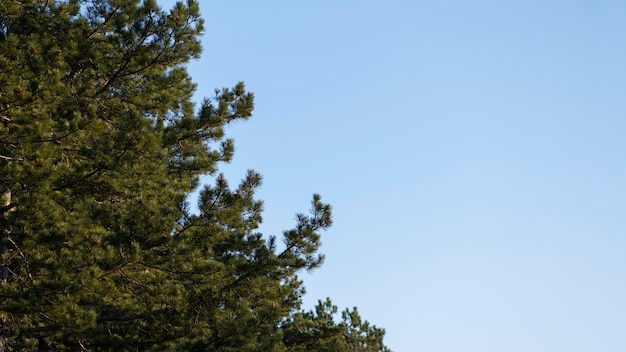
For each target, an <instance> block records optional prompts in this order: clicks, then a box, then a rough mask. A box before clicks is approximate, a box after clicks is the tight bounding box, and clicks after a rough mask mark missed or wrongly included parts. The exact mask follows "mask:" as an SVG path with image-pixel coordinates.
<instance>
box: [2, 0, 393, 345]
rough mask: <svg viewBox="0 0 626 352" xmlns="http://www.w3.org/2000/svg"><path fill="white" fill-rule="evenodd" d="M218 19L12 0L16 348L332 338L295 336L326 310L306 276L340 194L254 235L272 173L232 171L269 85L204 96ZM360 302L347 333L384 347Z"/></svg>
mask: <svg viewBox="0 0 626 352" xmlns="http://www.w3.org/2000/svg"><path fill="white" fill-rule="evenodd" d="M202 25H203V23H202V19H201V18H200V14H199V7H198V3H197V2H196V1H193V0H189V1H187V3H186V4H183V3H178V4H177V5H176V6H175V7H174V8H173V9H171V10H169V11H163V10H162V9H161V8H160V7H159V6H158V5H157V3H156V1H154V0H144V1H141V2H140V1H137V0H69V1H58V0H22V1H12V0H5V1H2V2H0V87H1V88H0V121H1V122H2V124H1V125H0V192H1V194H2V199H1V202H0V207H1V208H0V230H1V232H0V236H1V244H0V255H1V257H0V298H1V299H0V351H21V350H41V351H45V350H51V351H61V350H85V351H88V350H98V351H137V350H154V351H164V350H189V351H285V350H292V349H293V350H298V348H300V350H302V348H306V350H320V351H323V350H327V349H324V348H326V347H323V346H322V345H321V344H316V342H315V341H320V342H322V341H326V340H328V337H327V336H326V335H324V334H326V332H325V331H322V330H319V331H318V330H315V329H313V330H306V331H304V333H306V334H307V339H306V344H305V345H303V344H302V343H301V342H299V341H296V340H294V338H292V336H294V334H296V332H297V331H299V330H298V329H299V325H298V324H300V321H301V320H303V319H304V320H306V319H309V320H313V321H315V319H317V318H312V316H311V315H310V314H309V315H307V314H308V313H304V312H302V311H301V310H300V304H301V295H302V294H303V293H304V288H303V286H302V282H301V281H300V280H299V279H298V277H297V273H298V272H299V271H301V270H312V269H315V268H317V267H319V266H320V265H321V263H322V261H323V256H322V255H321V254H319V253H318V249H319V246H320V235H319V232H320V230H323V229H326V228H327V227H329V226H330V225H331V223H332V219H331V208H330V206H329V205H327V204H324V203H322V202H321V199H320V197H319V196H318V195H314V196H313V201H312V209H311V213H310V215H304V214H298V215H297V216H296V224H295V227H294V228H293V229H291V230H288V231H285V232H284V233H283V236H282V244H279V243H277V242H279V241H278V240H277V238H276V237H272V236H269V237H267V236H263V235H261V234H259V233H258V232H256V229H257V228H258V226H259V224H260V222H261V221H262V218H261V211H262V202H261V201H259V200H256V199H255V198H254V191H255V189H256V188H257V187H259V186H260V184H261V176H260V175H259V174H257V173H255V172H253V171H249V172H248V174H247V175H246V177H245V178H244V179H243V181H242V182H241V184H240V185H239V186H238V187H236V188H234V189H231V188H230V186H229V185H228V183H227V182H226V180H225V179H224V177H223V176H222V175H220V174H218V173H217V172H218V170H217V167H218V164H219V163H220V162H228V161H229V160H230V159H231V157H232V155H233V150H234V147H233V141H232V140H230V139H228V138H225V136H224V127H225V126H226V125H227V124H229V123H231V122H233V121H235V120H245V119H247V118H248V117H250V116H251V113H252V110H253V107H254V106H253V98H254V97H253V94H251V93H249V92H247V91H246V90H245V87H244V85H243V83H239V84H237V85H235V86H234V87H233V88H224V89H221V90H217V91H216V94H215V96H214V97H213V98H212V99H206V100H205V101H204V102H202V104H201V106H200V107H199V109H197V111H194V106H193V104H192V102H191V96H192V93H193V91H194V84H193V83H192V81H191V79H190V77H189V76H188V74H187V71H186V67H185V64H186V63H187V62H188V61H189V60H190V59H192V58H197V57H198V56H199V54H200V49H201V48H200V42H199V35H200V34H201V32H202V29H203V27H202ZM205 174H209V175H214V176H215V179H216V182H215V185H213V186H205V187H204V189H203V190H202V191H201V193H200V201H199V212H198V214H192V213H190V212H189V211H188V209H187V205H186V203H185V199H186V196H187V195H189V193H190V192H192V191H193V190H194V189H196V188H197V187H198V185H199V177H200V175H205ZM345 314H348V315H346V316H344V321H347V322H349V323H341V324H339V325H337V326H335V327H332V329H331V330H332V331H334V332H336V331H339V330H341V331H342V333H341V336H342V338H340V339H339V340H337V341H340V342H341V343H342V344H341V345H337V346H344V347H343V348H345V349H343V350H359V349H358V348H357V346H361V347H363V346H364V345H363V344H364V343H367V344H368V345H370V346H373V344H370V338H371V337H372V336H375V339H376V341H379V342H380V346H381V347H380V348H379V349H377V350H381V351H382V350H384V349H383V347H382V332H383V331H382V330H378V329H375V328H370V327H369V325H367V323H365V324H363V323H362V322H361V321H360V317H358V314H356V310H354V311H353V312H345ZM346 319H347V320H346ZM333 329H334V330H333ZM316 334H317V335H316ZM333 341H334V340H333ZM359 343H361V344H359ZM303 346H305V347H303ZM361 347H359V348H361Z"/></svg>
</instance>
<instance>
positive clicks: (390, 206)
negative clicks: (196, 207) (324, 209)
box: [160, 0, 626, 352]
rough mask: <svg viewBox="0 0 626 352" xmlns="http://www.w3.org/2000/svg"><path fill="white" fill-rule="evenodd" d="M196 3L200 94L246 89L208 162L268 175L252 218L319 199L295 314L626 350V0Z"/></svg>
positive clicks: (401, 335) (445, 342)
mask: <svg viewBox="0 0 626 352" xmlns="http://www.w3.org/2000/svg"><path fill="white" fill-rule="evenodd" d="M160 2H161V3H162V4H163V5H164V6H166V7H170V6H171V5H170V4H172V3H173V1H160ZM201 9H202V13H203V16H204V18H205V19H206V34H205V36H204V39H203V42H204V54H203V56H202V58H201V59H200V60H199V61H197V62H194V63H192V64H191V65H190V72H191V74H192V76H193V78H194V80H195V81H196V82H197V84H198V94H197V100H198V101H200V99H201V98H202V97H204V96H211V95H213V89H214V88H219V87H226V86H233V85H234V84H235V83H236V82H237V81H240V80H242V81H245V82H246V84H247V87H248V88H249V90H251V91H253V92H254V93H255V95H256V110H255V114H254V116H253V118H252V119H251V120H250V121H249V122H246V123H238V124H236V125H235V126H233V127H232V128H230V129H229V130H228V134H229V135H230V136H232V137H234V138H235V142H236V153H235V158H234V160H233V162H232V164H231V165H229V166H227V167H224V168H223V171H224V172H225V173H226V175H227V177H228V178H229V179H230V180H231V183H232V184H233V185H236V184H237V183H238V181H239V179H241V178H242V177H243V176H244V175H245V170H246V169H248V168H253V169H255V170H257V171H258V172H260V173H262V174H263V175H264V184H263V186H262V188H261V189H260V191H259V193H258V197H259V198H260V199H263V200H264V201H265V209H266V210H265V216H264V218H265V222H264V225H263V227H262V228H261V231H262V232H264V233H266V234H275V235H280V233H281V232H282V230H284V229H287V228H290V227H291V226H292V225H293V224H294V220H293V219H294V213H296V212H304V211H307V210H308V207H309V201H310V198H311V194H312V193H313V192H319V193H320V194H321V195H322V197H323V199H324V200H325V201H327V202H330V203H331V204H332V205H333V209H334V220H335V225H334V226H333V228H332V229H331V230H329V231H327V232H326V233H325V234H324V237H323V247H322V251H323V253H325V254H326V255H327V259H326V263H325V265H324V266H323V268H321V269H319V270H317V271H315V272H313V273H312V274H306V273H305V274H303V275H302V278H303V279H304V280H305V285H306V287H307V289H308V294H307V296H306V297H305V304H306V307H312V306H313V305H314V304H315V302H316V301H317V299H323V298H325V297H327V296H329V297H331V298H332V299H333V301H334V302H335V304H337V305H338V306H339V307H340V309H343V308H345V307H352V306H357V307H358V308H359V311H360V312H361V313H362V315H363V316H364V317H365V318H366V319H368V320H369V321H370V322H371V323H373V324H376V325H377V326H380V327H384V328H385V329H386V330H387V335H386V342H387V345H388V346H389V347H390V348H391V349H392V350H394V351H428V352H459V351H463V352H491V351H493V352H502V351H507V352H528V351H533V352H554V351H567V352H578V351H580V352H583V351H585V352H587V351H603V352H617V351H620V352H623V351H625V350H626V333H625V331H626V138H625V133H626V20H625V18H626V2H625V1H621V0H620V1H617V0H616V1H610V0H593V1H592V0H578V1H577V0H567V1H565V0H562V1H554V0H541V1H538V0H525V1H505V0H500V1H495V0H491V1H489V0H475V1H467V0H456V1H451V0H443V1H417V0H416V1H398V0H388V1H365V0H359V1H356V0H345V1H341V0H336V1H330V0H326V1H306V2H305V1H221V2H219V1H215V2H209V1H206V2H205V1H204V0H203V1H201Z"/></svg>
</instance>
